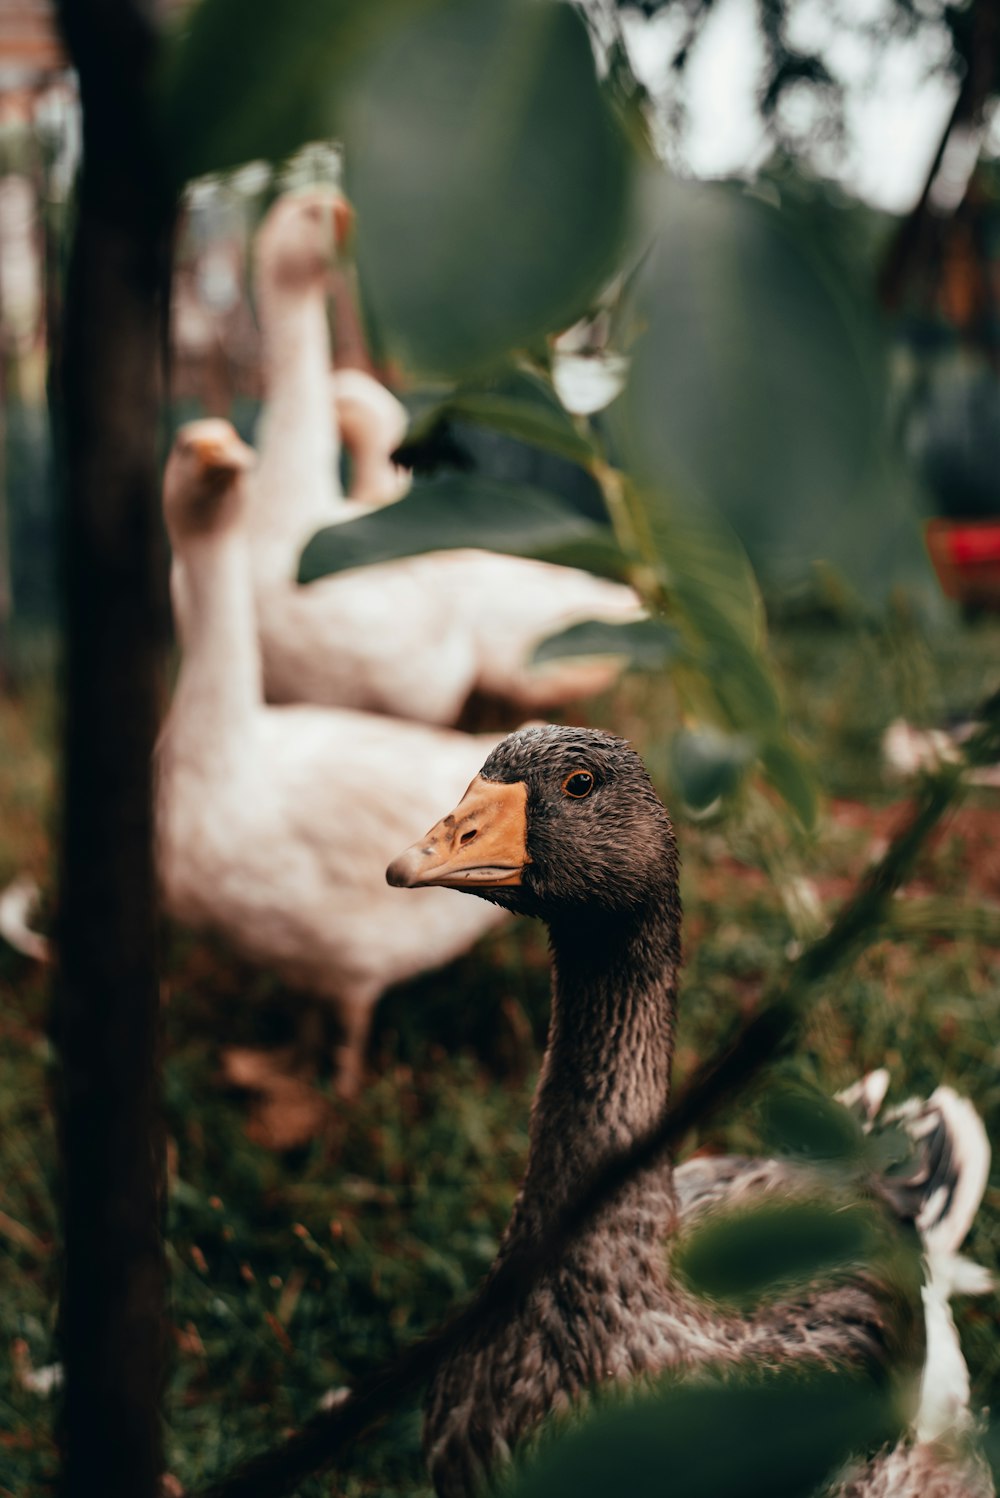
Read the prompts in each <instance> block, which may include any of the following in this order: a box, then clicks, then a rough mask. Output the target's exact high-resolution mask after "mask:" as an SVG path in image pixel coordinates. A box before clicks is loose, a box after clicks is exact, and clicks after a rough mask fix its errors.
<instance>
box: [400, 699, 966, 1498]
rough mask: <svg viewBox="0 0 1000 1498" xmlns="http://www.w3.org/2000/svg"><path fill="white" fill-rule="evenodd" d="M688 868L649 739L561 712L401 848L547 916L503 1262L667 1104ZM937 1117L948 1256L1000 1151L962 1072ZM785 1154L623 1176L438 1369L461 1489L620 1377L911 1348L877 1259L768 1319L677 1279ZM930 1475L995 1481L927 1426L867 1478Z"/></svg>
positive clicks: (763, 1187) (921, 1480) (927, 1235)
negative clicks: (590, 1392)
mask: <svg viewBox="0 0 1000 1498" xmlns="http://www.w3.org/2000/svg"><path fill="white" fill-rule="evenodd" d="M677 875H678V856H677V844H676V841H675V838H674V832H673V828H672V826H671V823H670V819H669V817H668V815H667V813H666V811H665V809H664V807H663V805H662V804H661V802H660V800H659V798H658V797H657V795H656V792H655V790H654V789H653V786H652V784H651V782H650V780H649V776H648V775H647V773H646V770H645V768H644V766H643V764H642V762H641V760H640V759H639V757H638V755H637V754H636V753H635V752H634V751H633V750H632V748H631V747H630V746H629V745H628V744H627V743H625V742H624V741H623V740H621V739H617V738H614V737H612V736H611V735H609V734H605V733H601V732H598V731H594V730H583V729H577V728H561V727H553V726H545V727H536V728H527V729H522V730H521V731H519V732H518V733H515V734H512V735H510V736H509V737H508V738H506V739H505V740H503V742H502V743H500V744H499V745H498V746H497V748H496V749H494V750H493V752H492V753H491V754H490V756H489V758H488V759H487V760H486V762H485V764H484V766H483V768H482V770H481V772H480V774H479V775H478V776H477V777H476V779H474V780H473V782H472V784H471V785H470V787H469V789H468V791H467V792H466V794H465V797H464V798H463V800H462V801H461V802H460V803H459V805H458V807H457V808H456V809H455V811H454V812H452V813H451V814H450V815H449V816H446V817H445V818H444V819H443V820H442V821H440V822H438V823H437V825H436V826H435V827H434V828H432V830H431V831H430V832H429V833H428V834H427V836H426V837H425V838H424V839H422V840H421V841H420V842H419V843H417V844H414V846H413V847H411V848H410V849H409V850H408V851H407V852H406V853H404V854H402V855H401V856H400V857H399V858H397V859H396V861H395V862H394V863H393V864H391V865H390V867H389V870H388V875H387V877H388V880H389V883H390V884H394V885H399V886H405V887H407V888H424V887H427V886H434V885H443V886H446V887H450V888H453V889H463V890H467V891H469V892H471V893H474V894H478V895H481V896H483V897H484V898H485V899H487V900H491V901H493V902H494V903H496V904H500V905H503V906H505V907H506V908H507V909H510V910H514V911H518V912H520V913H522V914H525V915H536V916H540V917H541V918H542V919H544V920H545V921H546V923H547V925H548V927H549V932H550V937H551V944H552V953H553V997H552V1016H551V1021H550V1029H549V1039H548V1047H547V1050H546V1054H545V1060H544V1063H543V1066H542V1073H541V1078H540V1081H539V1084H538V1090H537V1093H536V1096H535V1101H534V1105H533V1109H532V1117H531V1130H530V1150H529V1157H528V1165H527V1170H526V1174H525V1178H524V1182H523V1184H522V1187H521V1191H520V1194H519V1196H518V1199H517V1202H516V1204H515V1207H514V1211H513V1215H512V1218H511V1221H510V1223H509V1225H508V1228H507V1231H506V1233H505V1235H504V1238H503V1241H502V1244H501V1248H500V1253H499V1257H498V1261H497V1262H498V1264H499V1263H501V1262H503V1261H504V1260H505V1259H506V1258H507V1257H508V1256H509V1255H510V1254H511V1253H512V1252H513V1251H514V1250H515V1249H518V1248H520V1247H523V1246H526V1245H528V1244H531V1243H533V1242H537V1241H538V1240H539V1239H540V1238H543V1237H544V1236H545V1235H546V1234H547V1232H548V1231H549V1230H550V1228H551V1226H552V1225H553V1223H554V1220H555V1219H556V1218H557V1216H558V1214H559V1213H560V1212H561V1210H562V1209H564V1208H565V1207H566V1206H567V1205H568V1204H569V1203H570V1202H571V1201H572V1200H573V1199H575V1198H576V1197H577V1196H578V1195H579V1194H580V1193H581V1191H582V1189H583V1187H584V1186H585V1184H586V1182H587V1181H588V1180H589V1179H590V1178H591V1177H592V1176H593V1174H594V1173H596V1172H597V1171H599V1170H600V1169H601V1167H602V1166H603V1165H604V1164H605V1163H606V1162H607V1161H608V1160H609V1159H610V1158H612V1157H614V1156H615V1155H617V1154H619V1153H620V1152H621V1151H623V1150H626V1149H627V1148H628V1147H629V1146H630V1145H631V1144H633V1143H634V1142H635V1141H636V1140H637V1139H638V1138H640V1137H641V1136H642V1135H643V1134H645V1133H646V1132H647V1131H648V1130H649V1129H651V1128H652V1127H654V1126H655V1125H656V1124H657V1123H658V1122H659V1121H660V1119H661V1118H662V1116H663V1114H664V1112H665V1109H666V1107H667V1104H668V1099H669V1095H670V1071H671V1060H672V1055H673V1049H674V1028H675V1017H676V990H677V973H678V967H679V964H680V957H681V944H680V924H681V907H680V898H679V892H678V880H677ZM970 1115H971V1118H970ZM953 1126H954V1127H953ZM963 1128H964V1129H965V1131H966V1135H967V1138H963V1137H962V1131H963ZM928 1129H936V1130H939V1131H941V1136H946V1142H947V1144H948V1148H947V1149H945V1150H943V1151H942V1150H940V1149H939V1150H938V1164H939V1166H940V1165H941V1163H942V1161H944V1162H945V1163H944V1166H943V1169H944V1172H945V1175H946V1177H947V1178H946V1179H945V1180H942V1179H941V1171H940V1170H939V1172H938V1174H937V1175H936V1176H934V1177H932V1178H931V1179H928V1180H927V1181H925V1183H924V1190H923V1192H922V1193H917V1199H916V1200H915V1201H914V1202H912V1203H911V1205H910V1215H911V1217H914V1218H916V1221H917V1223H918V1226H919V1227H920V1228H921V1231H922V1232H923V1235H924V1243H925V1247H926V1248H927V1249H928V1256H929V1257H933V1255H932V1254H931V1252H930V1250H931V1249H932V1248H934V1247H935V1245H936V1247H937V1249H939V1250H940V1251H941V1253H942V1254H943V1253H944V1251H945V1250H946V1249H948V1250H953V1249H955V1248H957V1246H958V1244H959V1243H960V1242H961V1239H962V1238H963V1237H964V1235H965V1232H966V1230H967V1228H968V1226H969V1223H970V1222H971V1216H972V1214H973V1212H974V1211H975V1208H976V1207H977V1206H978V1203H979V1199H980V1197H981V1195H982V1190H983V1188H984V1185H985V1172H986V1167H987V1166H988V1159H989V1152H988V1146H987V1145H986V1143H985V1135H984V1134H983V1133H982V1128H981V1125H980V1124H979V1122H978V1119H976V1118H975V1115H974V1113H973V1111H972V1109H971V1107H970V1106H969V1105H968V1104H965V1103H963V1101H962V1100H961V1099H958V1098H956V1097H955V1095H954V1094H953V1093H950V1091H948V1090H947V1089H941V1090H940V1093H939V1094H936V1095H935V1100H932V1104H930V1105H927V1107H926V1109H925V1110H924V1112H923V1113H922V1114H921V1121H920V1123H919V1125H916V1126H915V1127H914V1128H913V1129H912V1130H911V1132H912V1133H913V1134H914V1135H917V1136H919V1135H920V1134H921V1132H926V1131H927V1130H928ZM936 1142H937V1143H940V1137H938V1139H937V1140H936ZM963 1151H964V1159H965V1160H966V1161H967V1162H968V1168H967V1170H966V1172H965V1175H966V1178H965V1179H964V1180H960V1179H958V1177H959V1176H960V1175H961V1172H962V1161H963ZM928 1153H929V1154H930V1153H933V1152H932V1151H931V1152H928ZM787 1170H788V1168H787V1167H784V1166H781V1165H780V1164H777V1163H776V1162H749V1161H739V1160H736V1161H732V1160H731V1161H725V1162H711V1163H708V1162H704V1161H694V1162H691V1164H690V1165H689V1166H688V1167H681V1168H680V1169H679V1170H678V1171H676V1172H675V1171H674V1170H673V1168H672V1166H671V1164H670V1163H669V1162H667V1161H664V1163H663V1164H662V1165H660V1166H658V1167H656V1168H655V1169H651V1170H648V1171H647V1172H645V1173H644V1174H643V1175H642V1176H641V1177H637V1178H635V1179H633V1180H632V1181H631V1182H630V1183H629V1184H628V1185H627V1186H626V1187H625V1188H623V1189H622V1191H621V1192H620V1193H619V1194H618V1196H617V1197H616V1198H615V1199H614V1201H613V1203H612V1204H611V1205H609V1206H608V1207H606V1208H605V1209H604V1210H603V1211H602V1212H601V1214H600V1215H599V1217H598V1218H597V1220H596V1221H594V1222H593V1223H592V1224H590V1225H588V1226H587V1227H586V1228H585V1229H584V1230H583V1231H582V1233H580V1234H579V1235H578V1237H577V1238H576V1239H575V1240H574V1242H573V1243H572V1245H571V1246H570V1248H569V1249H568V1250H566V1251H565V1252H564V1253H563V1254H562V1255H561V1256H560V1257H559V1258H558V1259H557V1260H556V1261H555V1262H554V1263H553V1264H552V1265H551V1267H549V1268H548V1269H546V1270H545V1271H544V1272H543V1273H542V1274H541V1276H540V1277H539V1279H538V1280H537V1282H536V1283H535V1285H534V1287H533V1288H532V1289H531V1291H530V1292H529V1293H528V1294H527V1296H526V1297H525V1298H524V1299H523V1300H522V1301H521V1302H520V1303H519V1304H517V1305H516V1306H515V1307H514V1308H513V1309H512V1310H511V1311H510V1312H509V1313H508V1314H507V1315H506V1316H505V1317H504V1318H503V1319H502V1321H501V1322H500V1323H499V1324H497V1323H493V1324H491V1325H490V1327H489V1329H488V1330H484V1331H483V1332H481V1333H480V1334H479V1335H478V1337H477V1338H476V1339H474V1340H472V1341H471V1342H470V1343H468V1344H466V1345H465V1346H464V1347H462V1348H461V1349H460V1350H458V1351H457V1352H456V1353H454V1354H453V1355H452V1356H451V1358H450V1359H449V1360H448V1361H447V1362H446V1363H445V1364H444V1366H443V1367H442V1368H441V1369H440V1371H439V1372H438V1374H437V1376H436V1378H435V1380H434V1382H433V1384H432V1386H431V1389H430V1394H429V1402H428V1409H427V1421H426V1431H425V1439H426V1447H427V1453H428V1459H429V1463H430V1468H431V1472H432V1476H433V1479H434V1482H435V1485H436V1488H437V1491H438V1493H439V1494H441V1495H442V1498H459V1495H468V1494H472V1493H474V1492H475V1491H476V1489H477V1488H479V1487H480V1486H481V1485H482V1483H483V1482H484V1480H485V1479H487V1478H489V1477H490V1476H491V1475H493V1474H494V1472H495V1471H496V1469H497V1468H498V1467H499V1466H502V1464H503V1463H504V1462H505V1461H506V1460H507V1459H508V1458H509V1456H510V1453H511V1452H512V1450H513V1449H514V1448H515V1447H516V1446H517V1444H518V1443H519V1442H520V1441H521V1440H522V1439H523V1438H524V1437H525V1436H527V1435H528V1434H529V1433H530V1432H531V1431H532V1430H533V1429H534V1428H535V1427H536V1426H537V1425H538V1423H539V1422H540V1421H541V1420H542V1418H543V1417H544V1416H545V1415H546V1414H547V1413H549V1412H550V1411H553V1410H559V1409H563V1408H565V1407H566V1406H567V1405H569V1404H570V1403H572V1402H573V1401H575V1400H577V1399H578V1398H579V1397H580V1396H581V1395H582V1394H584V1393H585V1391H586V1390H587V1389H588V1388H590V1387H592V1386H594V1385H596V1384H599V1383H601V1382H604V1381H607V1380H629V1379H635V1378H642V1377H643V1376H644V1375H650V1374H655V1373H657V1372H659V1371H662V1370H664V1369H668V1368H677V1369H681V1370H687V1369H697V1368H698V1367H699V1366H702V1367H704V1366H707V1365H711V1366H713V1367H718V1366H720V1365H722V1366H725V1365H727V1364H729V1365H732V1364H735V1363H737V1362H743V1364H744V1366H746V1365H747V1363H748V1362H749V1363H750V1364H752V1365H754V1366H759V1367H775V1366H778V1365H782V1364H786V1365H787V1364H789V1363H793V1364H800V1365H801V1366H803V1367H804V1368H810V1367H812V1368H818V1367H838V1366H852V1365H861V1364H865V1363H869V1362H871V1361H872V1360H874V1361H875V1362H876V1363H888V1362H891V1361H892V1360H893V1359H895V1358H897V1357H898V1356H899V1351H900V1349H899V1344H898V1338H897V1334H896V1330H894V1329H895V1328H898V1325H899V1314H898V1313H899V1308H898V1304H894V1302H893V1298H892V1294H891V1293H890V1292H888V1291H884V1292H883V1291H882V1290H881V1289H880V1287H879V1286H878V1285H877V1284H876V1283H875V1282H874V1280H873V1279H872V1277H870V1276H869V1277H867V1278H866V1279H864V1280H862V1279H860V1278H859V1279H858V1280H857V1281H854V1282H851V1283H848V1284H844V1283H840V1284H839V1285H837V1286H832V1285H829V1284H827V1285H825V1286H819V1287H814V1288H812V1289H810V1290H809V1291H804V1292H802V1293H801V1294H800V1295H798V1297H797V1298H796V1299H795V1300H794V1301H787V1302H769V1303H768V1304H767V1306H766V1307H765V1309H764V1310H762V1311H758V1312H756V1313H754V1314H753V1315H748V1316H738V1315H735V1314H730V1313H723V1312H716V1311H715V1309H714V1308H711V1309H709V1308H708V1307H707V1306H706V1303H705V1302H704V1301H698V1300H696V1299H694V1298H693V1297H692V1296H691V1295H690V1294H689V1293H688V1292H687V1291H686V1290H685V1289H684V1288H683V1287H682V1286H681V1285H680V1284H679V1283H678V1281H677V1279H676V1277H672V1275H671V1270H670V1266H669V1262H668V1256H667V1254H666V1253H665V1252H664V1244H665V1242H666V1241H667V1240H669V1239H670V1238H671V1236H672V1235H674V1234H675V1232H676V1227H677V1217H678V1212H680V1214H681V1215H682V1216H693V1215H697V1214H698V1213H699V1212H700V1211H701V1210H703V1209H705V1208H707V1207H710V1206H711V1205H712V1204H713V1202H715V1201H719V1200H725V1199H733V1198H735V1199H743V1200H745V1199H747V1198H748V1197H752V1196H753V1195H754V1193H755V1192H756V1193H759V1192H766V1191H768V1190H773V1189H780V1188H781V1185H782V1181H783V1180H784V1185H785V1189H786V1190H787V1189H788V1176H787ZM799 1179H801V1177H799ZM942 1185H944V1186H945V1188H946V1189H945V1190H944V1191H941V1190H940V1189H939V1188H940V1187H941V1186H942ZM952 1205H954V1207H955V1210H954V1212H953V1213H952V1211H951V1207H952ZM953 1283H954V1282H953ZM925 1299H926V1293H925ZM953 1332H954V1328H953V1326H952V1333H953ZM931 1334H932V1328H931V1324H930V1315H928V1338H929V1339H930V1337H931ZM954 1340H955V1346H956V1347H957V1339H954ZM959 1361H960V1354H959ZM962 1367H963V1370H964V1364H963V1365H962ZM965 1392H966V1399H967V1386H966V1391H965ZM939 1402H940V1401H939ZM959 1402H961V1401H959ZM958 1414H960V1412H958ZM955 1423H956V1424H960V1423H961V1420H960V1418H958V1415H957V1416H956V1422H955ZM933 1433H934V1434H939V1433H940V1430H935V1431H934V1432H933ZM887 1480H888V1481H889V1482H890V1485H889V1486H887V1485H886V1482H887ZM932 1480H933V1492H934V1493H935V1494H936V1495H937V1498H945V1495H949V1498H957V1495H958V1494H959V1493H963V1494H966V1495H969V1494H972V1493H976V1494H982V1493H987V1492H990V1491H991V1484H990V1483H989V1480H988V1478H986V1477H984V1476H983V1474H982V1472H980V1470H979V1468H978V1467H975V1468H973V1467H968V1466H966V1467H962V1468H961V1469H959V1468H958V1467H949V1466H948V1464H947V1462H946V1461H944V1460H943V1459H939V1457H938V1455H937V1453H936V1449H935V1448H934V1447H932V1446H931V1445H930V1444H928V1442H927V1440H925V1439H922V1431H921V1429H920V1428H919V1427H918V1431H917V1439H915V1440H913V1441H908V1442H904V1443H901V1444H900V1445H899V1446H898V1447H897V1448H896V1449H895V1451H893V1452H892V1453H886V1454H885V1455H883V1456H882V1457H881V1458H877V1459H876V1460H875V1462H874V1463H872V1464H870V1465H869V1467H866V1468H862V1469H859V1471H858V1472H857V1473H855V1474H854V1476H853V1477H852V1486H851V1489H850V1491H851V1493H852V1494H855V1495H861V1494H862V1493H865V1494H867V1495H868V1498H874V1495H875V1494H882V1495H885V1498H889V1495H892V1498H910V1495H912V1498H916V1495H917V1494H918V1493H926V1492H929V1491H931V1483H932Z"/></svg>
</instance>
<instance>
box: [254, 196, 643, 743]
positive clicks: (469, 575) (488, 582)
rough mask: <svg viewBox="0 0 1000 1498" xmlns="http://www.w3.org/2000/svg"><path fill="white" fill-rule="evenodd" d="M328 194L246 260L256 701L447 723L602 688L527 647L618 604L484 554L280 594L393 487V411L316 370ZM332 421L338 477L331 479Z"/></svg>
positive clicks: (597, 673) (613, 669)
mask: <svg viewBox="0 0 1000 1498" xmlns="http://www.w3.org/2000/svg"><path fill="white" fill-rule="evenodd" d="M338 204H340V205H341V208H340V210H339V211H341V212H343V206H342V200H341V199H339V198H338V197H337V196H336V194H333V193H330V192H326V191H320V190H314V191H312V192H309V193H302V194H296V195H294V196H289V197H286V198H282V199H279V201H278V203H277V204H276V205H275V206H274V208H272V210H271V212H270V214H269V215H268V217H267V219H266V220H265V222H264V225H263V226H262V229H261V231H260V234H259V236H258V245H257V278H256V284H257V306H258V314H259V318H260V324H261V331H262V335H263V344H264V372H265V387H266V403H265V407H264V410H263V413H262V417H261V422H260V427H259V433H258V445H259V449H260V462H259V465H258V467H257V469H256V471H255V473H254V475H253V478H252V481H251V490H252V502H251V505H250V509H249V517H248V527H249V537H250V547H251V557H252V564H253V576H254V590H255V596H256V603H257V614H258V623H259V630H260V641H261V651H262V660H263V671H264V686H265V691H266V694H267V697H268V700H269V701H272V702H316V703H322V704H327V705H330V706H342V707H354V708H362V709H365V710H368V711H372V712H381V713H389V714H392V715H394V716H397V717H405V718H415V719H419V720H421V721H423V722H427V723H436V724H454V723H456V722H457V721H458V720H459V718H460V716H461V715H462V712H463V709H464V707H465V705H466V703H467V702H468V700H469V698H470V697H472V696H473V695H476V696H478V697H487V698H491V699H495V698H499V699H500V700H501V701H502V702H503V703H504V704H506V705H507V706H508V707H509V709H510V710H511V711H512V712H514V713H517V714H522V713H525V712H539V711H542V710H543V709H549V708H554V707H557V706H560V705H562V704H564V703H566V702H569V701H572V700H574V699H576V698H579V697H581V696H584V695H587V694H588V693H591V692H595V691H599V690H602V689H603V688H605V687H607V686H609V685H610V684H611V682H612V681H613V680H614V679H615V677H616V675H617V673H618V667H617V666H616V665H613V664H612V663H610V662H609V661H608V660H606V659H604V660H600V661H583V660H570V661H559V662H555V663H551V664H550V665H549V666H548V667H547V668H546V669H545V670H544V671H535V670H533V669H532V668H531V665H530V661H531V655H532V652H533V649H534V647H535V645H536V644H538V643H539V642H540V641H541V640H542V639H544V638H545V637H546V636H547V635H549V634H553V633H555V632H556V631H558V630H559V629H561V628H563V627H564V626H565V625H568V624H571V623H574V622H576V621H578V620H580V619H586V618H593V617H600V618H605V619H624V618H632V617H634V616H635V615H636V613H637V612H638V607H639V606H638V602H637V599H636V597H635V594H634V593H633V592H632V590H631V589H629V588H626V587H623V586H621V585H620V584H618V583H612V582H608V581H606V580H604V579H601V578H595V577H592V576H590V574H588V573H585V572H579V571H576V570H575V569H572V568H567V567H557V566H552V565H549V564H546V563H541V562H533V561H530V560H524V559H522V558H519V557H507V556H498V555H494V554H491V553H486V552H478V551H461V552H450V553H443V554H442V553H434V554H432V555H428V556H422V557H414V558H408V559H405V560H402V561H398V562H392V563H385V564H379V565H377V566H372V567H368V568H364V569H362V570H360V571H357V572H353V573H346V574H341V575H338V576H335V577H329V578H324V579H321V580H320V581H318V582H315V583H311V584H310V585H309V586H308V587H299V586H298V585H297V584H296V582H295V577H296V574H297V571H298V561H299V557H300V555H301V553H302V551H303V549H304V547H305V545H306V542H307V541H308V540H309V539H310V537H311V536H312V535H313V534H314V533H315V532H316V531H317V530H319V529H320V528H321V527H323V526H328V525H331V524H337V523H339V522H341V521H343V520H345V519H348V518H350V516H351V515H352V514H356V513H357V512H358V505H357V503H356V501H357V500H362V499H363V500H364V501H365V502H366V503H373V504H374V503H378V504H381V503H385V502H386V501H388V500H391V499H395V498H398V497H399V494H400V493H401V492H403V490H404V489H405V486H406V484H407V482H408V480H407V479H406V477H405V476H401V475H400V473H399V471H398V470H397V469H395V468H394V466H393V464H392V462H391V456H390V455H391V452H392V451H393V449H394V448H395V446H396V445H397V443H398V440H399V436H400V435H401V427H400V423H401V420H402V416H403V414H404V413H403V410H402V407H401V406H400V405H399V403H398V402H397V401H396V400H395V398H394V397H393V396H391V395H390V393H389V392H388V391H386V390H384V389H383V387H381V386H379V385H378V383H377V382H376V381H374V380H372V379H371V377H370V376H367V375H363V374H361V372H360V371H354V370H351V371H348V370H343V371H334V372H333V374H332V376H331V370H330V338H329V329H328V326H327V314H326V289H327V269H328V261H329V254H330V250H331V247H332V245H333V243H334V241H335V239H336V237H337V235H336V231H335V230H334V228H333V224H334V215H335V211H337V205H338ZM338 413H339V419H340V420H342V421H343V422H344V436H345V439H347V438H349V439H350V446H351V456H352V459H353V463H354V475H355V479H354V485H353V486H352V497H351V498H345V497H344V495H343V493H342V491H341V489H340V486H339V482H338V479H337V462H338V455H339V437H338V427H337V421H338Z"/></svg>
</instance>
